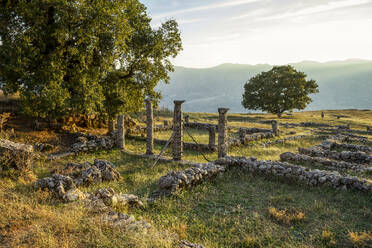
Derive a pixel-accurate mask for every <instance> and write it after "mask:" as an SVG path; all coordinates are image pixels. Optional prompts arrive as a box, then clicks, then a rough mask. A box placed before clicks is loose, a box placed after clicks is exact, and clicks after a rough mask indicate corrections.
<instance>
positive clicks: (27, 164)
mask: <svg viewBox="0 0 372 248" xmlns="http://www.w3.org/2000/svg"><path fill="white" fill-rule="evenodd" d="M33 159H34V148H33V146H31V145H25V144H20V143H16V142H12V141H9V140H5V139H0V174H2V173H3V172H6V171H10V170H15V171H16V172H17V173H24V172H30V171H31V169H32V165H33Z"/></svg>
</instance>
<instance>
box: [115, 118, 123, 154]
mask: <svg viewBox="0 0 372 248" xmlns="http://www.w3.org/2000/svg"><path fill="white" fill-rule="evenodd" d="M117 128H118V130H117V132H116V145H117V146H118V147H119V148H120V149H125V126H124V115H118V120H117Z"/></svg>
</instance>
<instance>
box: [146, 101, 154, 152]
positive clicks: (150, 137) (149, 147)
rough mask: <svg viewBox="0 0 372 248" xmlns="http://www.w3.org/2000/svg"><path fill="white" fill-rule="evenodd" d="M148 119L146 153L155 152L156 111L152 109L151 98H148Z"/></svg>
mask: <svg viewBox="0 0 372 248" xmlns="http://www.w3.org/2000/svg"><path fill="white" fill-rule="evenodd" d="M146 119H147V121H146V122H147V136H146V154H147V155H152V154H154V152H153V149H154V113H153V110H152V101H151V99H146Z"/></svg>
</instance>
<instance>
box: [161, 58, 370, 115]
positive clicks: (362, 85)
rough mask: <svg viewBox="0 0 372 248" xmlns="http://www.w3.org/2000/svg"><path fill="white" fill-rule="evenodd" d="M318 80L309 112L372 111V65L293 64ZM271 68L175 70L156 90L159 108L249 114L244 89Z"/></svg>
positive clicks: (350, 62) (227, 66) (356, 62)
mask: <svg viewBox="0 0 372 248" xmlns="http://www.w3.org/2000/svg"><path fill="white" fill-rule="evenodd" d="M292 65H293V66H294V67H295V68H296V69H297V70H300V71H303V72H305V73H306V74H307V75H308V79H310V78H312V79H314V80H316V82H317V83H318V85H319V90H320V93H318V94H315V95H312V99H313V102H312V103H311V104H310V105H309V106H308V107H307V110H320V109H372V61H366V60H360V59H351V60H346V61H332V62H326V63H319V62H314V61H303V62H300V63H295V64H292ZM271 68H272V65H268V64H259V65H241V64H223V65H220V66H217V67H213V68H207V69H194V68H185V67H176V68H175V72H173V73H171V75H170V77H171V82H170V84H164V83H161V84H159V85H158V86H157V90H160V91H161V92H162V95H163V99H162V101H161V103H160V106H165V107H168V108H172V107H173V100H175V99H177V100H186V102H185V104H184V105H183V109H184V110H185V111H187V112H217V108H218V107H227V108H230V109H231V110H230V111H231V112H235V113H241V112H248V110H245V109H244V108H243V107H242V106H241V101H242V94H243V85H244V84H245V83H246V82H247V81H248V80H249V79H250V78H251V77H252V76H254V75H256V74H258V73H260V72H262V71H268V70H270V69H271Z"/></svg>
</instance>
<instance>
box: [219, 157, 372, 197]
mask: <svg viewBox="0 0 372 248" xmlns="http://www.w3.org/2000/svg"><path fill="white" fill-rule="evenodd" d="M215 163H216V164H220V165H224V166H227V167H239V168H242V169H244V170H246V171H248V172H257V173H262V174H264V175H269V176H277V177H283V178H288V179H292V180H296V181H298V182H300V183H304V184H307V185H311V186H317V185H324V186H329V187H333V188H337V189H342V190H348V189H353V190H359V191H363V192H367V193H369V194H372V184H371V183H369V182H367V181H366V180H364V179H360V178H358V177H354V176H349V175H346V176H343V175H341V174H339V173H338V172H330V171H323V170H311V169H309V168H306V167H303V166H299V165H293V164H290V163H286V162H276V161H265V160H257V159H256V158H245V157H227V156H226V157H224V158H220V159H218V160H216V161H215Z"/></svg>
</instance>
